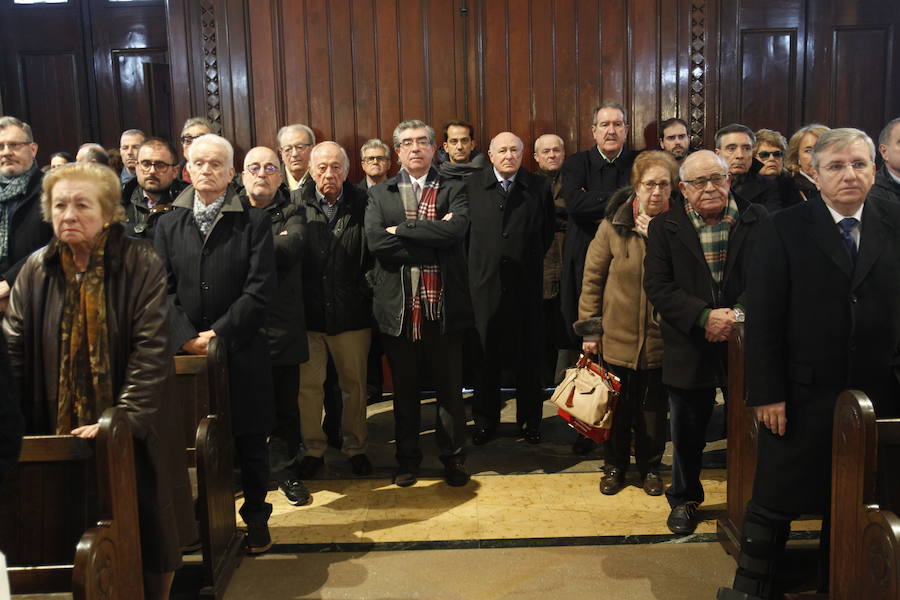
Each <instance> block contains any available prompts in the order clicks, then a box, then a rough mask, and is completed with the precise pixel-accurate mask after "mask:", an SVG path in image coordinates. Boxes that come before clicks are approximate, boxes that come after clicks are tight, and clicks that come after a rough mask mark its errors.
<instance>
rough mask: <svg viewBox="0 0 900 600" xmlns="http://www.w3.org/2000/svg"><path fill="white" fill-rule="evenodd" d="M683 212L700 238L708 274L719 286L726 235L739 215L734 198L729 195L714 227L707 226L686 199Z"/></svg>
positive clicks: (722, 273)
mask: <svg viewBox="0 0 900 600" xmlns="http://www.w3.org/2000/svg"><path fill="white" fill-rule="evenodd" d="M684 210H685V212H687V215H688V218H690V220H691V223H693V225H694V229H696V230H697V235H699V236H700V249H701V250H702V251H703V257H704V258H705V259H706V264H707V265H708V266H709V272H710V274H711V275H712V278H713V280H714V281H715V282H716V283H717V284H721V283H722V276H723V275H724V274H725V259H726V258H727V256H728V234H729V233H731V227H732V226H733V225H734V224H735V222H736V221H737V218H738V215H739V214H740V213H738V208H737V203H736V202H735V201H734V197H733V196H731V195H729V196H728V204H727V205H726V206H725V210H724V211H723V212H722V218H721V219H720V220H719V222H718V223H716V224H715V225H707V224H706V223H705V222H704V221H703V217H701V216H700V213H698V212H697V211H695V210H694V209H693V208H691V205H690V203H689V202H688V201H687V198H685V200H684Z"/></svg>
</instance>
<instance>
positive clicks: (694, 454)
mask: <svg viewBox="0 0 900 600" xmlns="http://www.w3.org/2000/svg"><path fill="white" fill-rule="evenodd" d="M667 389H668V392H669V421H670V423H671V427H672V485H670V486H669V487H668V488H667V489H666V499H668V501H669V505H670V506H671V507H673V508H674V507H676V506H679V505H681V504H684V503H685V502H690V501H693V502H703V499H704V495H703V485H701V483H700V468H701V465H702V462H703V448H704V447H706V426H707V424H708V423H709V417H710V415H711V414H712V409H713V405H714V404H715V402H716V388H714V387H713V388H703V389H699V390H682V389H678V388H674V387H668V388H667ZM723 391H724V390H723Z"/></svg>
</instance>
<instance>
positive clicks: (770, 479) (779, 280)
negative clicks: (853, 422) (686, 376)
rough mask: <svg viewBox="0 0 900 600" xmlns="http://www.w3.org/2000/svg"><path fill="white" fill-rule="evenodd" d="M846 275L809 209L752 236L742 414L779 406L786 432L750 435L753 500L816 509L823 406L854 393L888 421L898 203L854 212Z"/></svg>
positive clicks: (899, 336) (892, 394)
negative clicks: (755, 446) (856, 226)
mask: <svg viewBox="0 0 900 600" xmlns="http://www.w3.org/2000/svg"><path fill="white" fill-rule="evenodd" d="M860 231H861V238H860V245H859V255H858V258H857V260H856V264H855V266H854V264H853V262H852V260H851V258H850V254H849V252H848V251H847V248H846V246H845V245H844V241H843V239H842V237H841V234H840V233H839V230H838V227H837V226H836V225H835V223H834V219H833V218H832V216H831V214H830V213H829V211H828V210H827V207H826V205H825V203H824V202H823V201H822V200H821V199H813V200H810V201H808V202H805V203H803V204H800V205H798V206H796V207H794V208H790V209H788V210H785V211H782V212H781V213H779V214H777V215H775V216H774V217H773V218H772V221H771V222H770V223H767V224H766V225H765V226H763V227H762V228H761V232H760V237H759V242H758V244H757V245H756V250H757V255H756V257H755V259H754V265H753V267H752V269H751V274H750V278H749V283H748V289H747V292H748V293H747V330H746V335H747V338H746V340H747V342H746V343H747V354H746V356H747V382H748V391H747V404H749V405H751V406H753V405H762V404H771V403H776V402H785V403H786V410H787V432H786V434H785V435H784V437H777V436H775V435H774V434H772V433H771V432H770V431H769V430H768V429H766V428H765V427H760V428H759V438H758V440H759V463H758V465H757V471H756V482H755V485H754V492H753V497H754V500H756V501H757V502H759V503H760V504H762V505H763V506H766V507H768V508H774V509H776V510H783V511H785V512H797V513H816V512H821V511H822V510H824V508H825V505H824V500H825V498H826V496H827V494H828V491H829V486H830V478H831V435H832V431H831V430H832V422H833V413H834V404H835V399H836V397H837V395H838V394H839V393H840V392H841V391H843V390H844V389H848V388H852V389H860V390H862V391H864V392H865V393H866V394H868V395H869V397H870V398H871V399H872V401H873V403H874V404H875V410H876V413H878V416H879V417H880V418H884V417H888V416H894V414H895V411H894V400H895V398H896V390H894V387H895V385H894V380H893V377H892V371H891V364H892V361H893V360H894V358H895V356H896V354H897V349H898V346H900V310H898V307H900V204H892V203H891V204H889V203H877V202H871V200H869V201H866V203H865V206H864V208H863V213H862V226H861V230H860Z"/></svg>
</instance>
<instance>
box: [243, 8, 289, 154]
mask: <svg viewBox="0 0 900 600" xmlns="http://www.w3.org/2000/svg"><path fill="white" fill-rule="evenodd" d="M247 24H248V28H249V32H250V33H249V36H248V40H247V45H248V48H249V52H250V60H249V62H250V66H251V68H250V74H249V75H250V85H251V87H252V90H253V95H252V97H251V107H252V108H251V113H252V114H251V118H252V120H253V130H254V133H255V136H254V140H253V143H254V145H258V146H267V147H269V148H272V149H274V150H276V151H277V149H276V148H275V146H276V143H275V135H276V134H277V133H278V127H279V124H280V123H282V122H283V119H284V114H285V98H284V90H285V87H286V85H287V78H286V77H285V74H284V71H283V70H282V65H283V62H282V61H283V56H284V55H283V53H282V52H281V49H282V33H283V32H282V27H281V25H282V20H281V5H280V3H279V2H277V1H267V2H257V3H255V4H254V5H253V10H250V11H248V14H247Z"/></svg>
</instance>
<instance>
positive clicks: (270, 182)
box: [241, 146, 284, 208]
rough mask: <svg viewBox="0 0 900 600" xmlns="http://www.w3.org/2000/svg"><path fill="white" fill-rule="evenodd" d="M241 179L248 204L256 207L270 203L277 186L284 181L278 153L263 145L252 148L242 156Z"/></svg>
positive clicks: (263, 206) (276, 191)
mask: <svg viewBox="0 0 900 600" xmlns="http://www.w3.org/2000/svg"><path fill="white" fill-rule="evenodd" d="M241 179H242V180H243V182H244V189H245V190H247V198H249V200H250V204H252V205H253V206H256V207H258V208H265V207H266V206H268V205H269V204H271V203H272V200H273V199H274V198H275V194H277V193H278V186H280V185H281V183H282V182H283V181H284V178H283V176H282V174H281V168H280V166H279V161H278V154H276V153H275V151H274V150H272V149H271V148H266V147H265V146H257V147H255V148H252V149H251V150H250V151H249V152H248V153H247V155H246V156H245V157H244V170H243V172H242V173H241Z"/></svg>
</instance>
